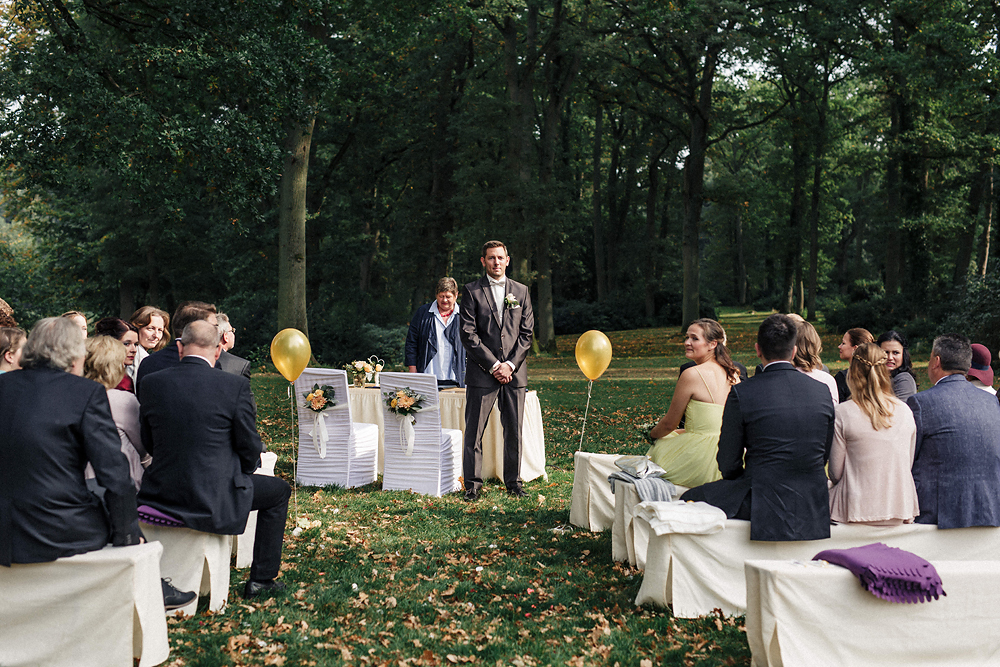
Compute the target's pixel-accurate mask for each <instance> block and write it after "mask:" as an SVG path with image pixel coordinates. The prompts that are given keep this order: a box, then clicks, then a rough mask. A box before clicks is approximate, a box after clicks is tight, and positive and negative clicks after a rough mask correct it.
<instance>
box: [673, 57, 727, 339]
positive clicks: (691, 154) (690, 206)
mask: <svg viewBox="0 0 1000 667" xmlns="http://www.w3.org/2000/svg"><path fill="white" fill-rule="evenodd" d="M720 50H721V46H712V47H710V48H709V49H708V50H707V51H706V53H705V62H704V68H703V71H702V77H701V80H700V81H698V82H694V83H695V84H696V85H694V86H692V90H696V91H697V94H698V98H697V100H696V104H695V105H694V106H693V108H691V109H689V110H688V120H689V122H690V123H691V128H690V129H691V133H690V139H689V141H688V156H687V158H686V159H685V160H684V231H683V236H682V250H681V257H682V262H683V271H684V295H683V297H682V299H681V320H682V326H684V327H686V326H687V325H688V324H690V323H691V322H693V321H694V320H696V319H698V317H699V315H700V313H701V295H700V293H699V282H700V275H699V274H700V269H701V267H700V263H701V256H700V252H699V247H698V241H699V237H700V235H701V230H700V227H701V208H702V205H703V202H704V194H705V151H706V149H707V148H708V132H709V122H708V120H709V117H710V114H711V111H712V86H713V84H714V82H715V70H716V67H717V66H718V60H719V52H720Z"/></svg>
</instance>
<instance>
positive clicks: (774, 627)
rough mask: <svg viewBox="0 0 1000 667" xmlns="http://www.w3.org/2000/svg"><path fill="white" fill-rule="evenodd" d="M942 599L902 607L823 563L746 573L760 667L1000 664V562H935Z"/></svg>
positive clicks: (775, 564) (763, 563)
mask: <svg viewBox="0 0 1000 667" xmlns="http://www.w3.org/2000/svg"><path fill="white" fill-rule="evenodd" d="M932 565H934V567H935V569H936V570H937V572H938V574H939V575H940V576H941V581H942V583H943V585H944V590H945V592H946V593H947V595H946V596H944V597H941V598H940V599H938V600H932V601H930V602H925V603H922V604H899V603H894V602H887V601H885V600H882V599H879V598H877V597H875V596H874V595H872V594H871V593H869V592H868V591H866V590H865V589H864V588H863V587H862V585H861V582H860V581H859V580H858V577H856V576H854V575H853V574H851V573H850V571H848V570H846V569H844V568H842V567H838V566H836V565H830V564H828V563H822V562H817V561H806V562H803V561H784V560H781V561H774V560H751V561H747V562H746V565H745V571H746V584H747V585H746V593H747V621H746V628H747V641H748V643H749V644H750V651H751V653H752V654H753V664H754V666H755V667H779V666H784V667H824V666H826V665H829V666H830V667H834V666H839V665H879V666H880V667H881V666H883V665H905V666H907V667H909V666H910V665H935V666H937V665H987V664H996V663H997V661H998V660H1000V632H997V628H1000V604H997V602H998V600H1000V562H998V561H933V562H932Z"/></svg>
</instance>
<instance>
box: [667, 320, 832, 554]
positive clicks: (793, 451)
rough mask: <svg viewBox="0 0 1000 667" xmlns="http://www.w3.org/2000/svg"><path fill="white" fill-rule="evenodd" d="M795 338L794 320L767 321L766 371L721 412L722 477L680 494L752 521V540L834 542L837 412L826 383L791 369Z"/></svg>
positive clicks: (734, 392)
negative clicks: (831, 472)
mask: <svg viewBox="0 0 1000 667" xmlns="http://www.w3.org/2000/svg"><path fill="white" fill-rule="evenodd" d="M796 335H797V327H796V324H795V321H794V320H792V319H791V318H790V317H788V316H787V315H771V316H770V317H768V318H767V319H766V320H764V322H763V323H761V325H760V329H758V331H757V343H756V345H755V347H756V348H757V356H758V357H760V359H761V363H762V364H763V366H764V369H763V372H760V373H757V374H756V375H754V376H753V377H752V378H750V379H749V380H746V381H744V382H740V383H739V384H736V385H733V386H732V387H731V388H730V390H729V397H728V398H727V399H726V407H725V409H724V411H723V413H722V433H721V435H720V436H719V454H718V456H717V457H716V460H717V461H718V462H719V471H720V472H721V473H722V477H723V478H722V479H720V480H719V481H717V482H710V483H708V484H703V485H702V486H696V487H695V488H693V489H691V490H689V491H688V492H687V493H685V494H684V495H683V496H681V500H702V501H705V502H707V503H709V504H711V505H715V506H716V507H719V508H721V509H723V510H725V512H726V516H728V517H729V518H730V519H749V520H750V539H752V540H765V541H788V540H819V539H823V538H826V537H830V495H829V492H828V491H827V485H826V472H825V470H824V466H825V465H826V462H827V459H829V458H830V445H831V444H832V442H833V425H834V419H835V417H836V413H835V411H834V407H833V400H832V399H831V398H830V391H829V390H828V389H827V388H826V385H824V384H823V383H822V382H817V381H816V380H814V379H813V378H811V377H809V376H808V375H805V374H804V373H800V372H799V371H798V370H796V369H795V367H794V366H793V365H792V363H791V360H792V359H793V358H794V357H795V349H796V348H795V338H796Z"/></svg>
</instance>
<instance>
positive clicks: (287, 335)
mask: <svg viewBox="0 0 1000 667" xmlns="http://www.w3.org/2000/svg"><path fill="white" fill-rule="evenodd" d="M310 356H312V347H311V346H310V345H309V339H308V338H306V335H305V334H304V333H302V332H301V331H299V330H298V329H282V330H281V331H279V332H278V334H277V335H276V336H275V337H274V339H273V340H271V361H273V362H274V365H275V367H276V368H277V369H278V372H279V373H281V374H282V375H284V376H285V379H286V380H288V381H289V382H295V380H296V379H298V377H299V376H300V375H302V371H304V370H305V369H306V366H308V365H309V357H310Z"/></svg>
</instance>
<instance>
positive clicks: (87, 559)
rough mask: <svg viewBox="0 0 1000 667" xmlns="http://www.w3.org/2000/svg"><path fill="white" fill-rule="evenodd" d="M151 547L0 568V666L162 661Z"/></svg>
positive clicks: (126, 665)
mask: <svg viewBox="0 0 1000 667" xmlns="http://www.w3.org/2000/svg"><path fill="white" fill-rule="evenodd" d="M161 553H162V548H161V546H160V545H159V544H158V543H155V542H150V543H147V544H137V545H135V546H130V547H105V548H104V549H101V550H100V551H91V552H89V553H84V554H79V555H77V556H72V557H69V558H60V559H59V560H56V561H52V562H50V563H32V564H28V565H12V566H11V567H0V665H4V667H15V666H19V665H24V666H28V665H31V666H32V667H34V666H37V665H46V667H61V666H63V665H65V666H66V667H80V666H95V667H96V666H98V665H100V666H102V667H103V666H109V667H114V666H118V667H131V666H132V664H133V663H132V659H133V657H134V658H138V659H139V665H140V667H148V666H150V665H158V664H160V663H161V662H163V661H164V660H166V659H167V656H168V655H169V653H170V647H169V644H168V643H167V621H166V617H165V616H164V614H163V591H162V589H161V588H160V554H161Z"/></svg>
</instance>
